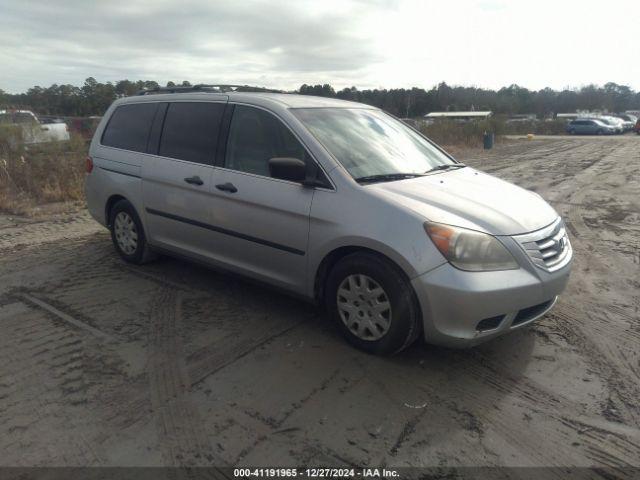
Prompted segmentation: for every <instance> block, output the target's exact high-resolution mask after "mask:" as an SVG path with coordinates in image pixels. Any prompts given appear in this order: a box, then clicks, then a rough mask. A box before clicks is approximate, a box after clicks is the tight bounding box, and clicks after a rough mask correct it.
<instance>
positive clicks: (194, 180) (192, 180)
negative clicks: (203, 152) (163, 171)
mask: <svg viewBox="0 0 640 480" xmlns="http://www.w3.org/2000/svg"><path fill="white" fill-rule="evenodd" d="M184 181H185V182H187V183H190V184H191V185H202V184H203V183H204V182H203V181H202V179H201V178H200V177H199V176H197V175H196V176H195V177H187V178H185V179H184Z"/></svg>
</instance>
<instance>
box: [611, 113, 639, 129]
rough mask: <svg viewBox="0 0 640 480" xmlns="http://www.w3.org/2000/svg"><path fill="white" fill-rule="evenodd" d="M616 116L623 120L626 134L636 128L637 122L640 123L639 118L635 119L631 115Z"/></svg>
mask: <svg viewBox="0 0 640 480" xmlns="http://www.w3.org/2000/svg"><path fill="white" fill-rule="evenodd" d="M614 116H615V117H616V118H619V119H620V120H622V126H623V128H624V131H625V132H628V131H629V130H633V129H634V127H635V126H636V122H637V121H638V117H635V116H633V115H629V114H626V113H621V114H619V115H614Z"/></svg>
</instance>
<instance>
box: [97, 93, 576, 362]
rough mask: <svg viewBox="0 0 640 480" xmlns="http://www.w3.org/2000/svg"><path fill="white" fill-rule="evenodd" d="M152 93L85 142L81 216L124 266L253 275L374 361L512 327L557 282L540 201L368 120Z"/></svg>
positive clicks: (549, 226)
mask: <svg viewBox="0 0 640 480" xmlns="http://www.w3.org/2000/svg"><path fill="white" fill-rule="evenodd" d="M168 92H169V93H168ZM168 92H167V90H166V89H156V90H155V91H149V92H142V94H141V95H138V96H133V97H128V98H122V99H119V100H117V101H115V102H114V103H113V105H111V107H110V108H109V109H108V111H107V112H106V114H105V116H104V118H103V119H102V121H101V122H100V125H99V126H98V128H97V130H96V133H95V135H94V137H93V140H92V142H91V148H90V156H89V158H88V159H87V172H88V173H87V179H86V195H87V204H88V208H89V211H90V212H91V215H92V216H93V217H94V218H95V219H96V220H97V221H98V222H100V223H101V224H102V225H104V226H106V227H108V228H109V229H110V231H111V236H112V239H113V243H114V245H115V249H116V251H117V252H118V253H119V254H120V256H121V257H122V258H123V259H124V260H125V261H127V262H132V263H136V264H142V263H145V262H147V261H149V260H151V259H153V258H154V257H155V256H156V255H157V254H158V253H161V254H168V255H174V256H178V257H184V258H188V259H191V260H194V261H197V262H201V263H205V264H207V265H210V266H214V267H218V268H221V269H223V270H227V271H231V272H235V273H239V274H242V275H245V276H247V277H251V278H253V279H257V280H259V281H262V282H265V283H268V284H270V285H273V286H276V287H279V288H281V289H284V290H286V291H288V292H290V293H293V294H296V295H298V296H301V297H303V298H305V299H308V300H310V301H313V302H317V303H319V304H323V305H325V306H326V308H327V310H328V312H329V314H330V316H331V317H332V319H334V320H335V323H336V325H337V326H338V328H339V329H340V330H341V331H342V333H343V334H344V336H345V337H346V338H347V339H348V340H349V341H350V342H351V343H352V344H354V345H355V346H357V347H358V348H361V349H363V350H366V351H369V352H374V353H380V354H390V353H395V352H398V351H400V350H402V349H403V348H406V347H407V346H408V345H410V344H411V343H412V342H414V340H416V339H417V338H418V337H420V336H422V337H423V338H424V339H425V340H426V341H427V342H429V343H434V344H440V345H446V346H470V345H474V344H476V343H479V342H482V341H484V340H488V339H490V338H493V337H496V336H498V335H501V334H504V333H507V332H511V331H513V330H515V329H519V328H522V327H524V326H526V325H528V324H530V323H531V322H533V321H534V320H535V319H536V318H538V317H540V316H541V315H543V314H544V313H546V312H547V311H548V310H549V309H551V308H552V306H553V305H554V303H555V302H556V299H557V298H558V295H559V294H560V293H561V292H562V291H563V289H564V288H565V285H566V284H567V280H568V278H569V272H570V269H571V263H572V249H571V244H570V242H569V239H568V237H567V233H566V230H565V226H564V224H563V222H562V219H561V218H560V217H559V216H558V214H557V213H556V212H555V211H554V209H553V208H552V207H550V206H549V205H548V204H547V203H546V202H545V201H544V200H543V199H542V198H541V197H540V196H539V195H537V194H536V193H533V192H529V191H527V190H524V189H522V188H519V187H517V186H515V185H512V184H510V183H507V182H505V181H502V180H499V179H497V178H495V177H492V176H491V175H487V174H486V173H483V172H481V171H478V170H475V169H473V168H470V167H467V166H465V165H464V164H462V163H459V162H457V161H456V160H455V159H453V158H452V157H451V156H450V155H448V154H447V153H446V152H444V151H443V150H442V149H440V148H439V147H438V146H437V145H434V144H433V143H432V142H431V141H429V140H428V139H427V138H425V137H424V136H422V135H421V134H420V133H418V132H417V131H415V130H413V129H411V128H410V127H408V126H406V125H405V124H403V123H402V122H400V121H398V120H396V119H395V118H393V117H392V116H390V115H388V114H386V113H384V112H383V111H381V110H379V109H377V108H374V107H371V106H368V105H362V104H358V103H353V102H346V101H340V100H335V99H328V98H319V97H311V96H301V95H292V94H278V93H243V92H239V91H229V92H225V91H224V90H223V89H220V88H216V87H202V86H198V87H192V88H185V89H171V90H169V91H168Z"/></svg>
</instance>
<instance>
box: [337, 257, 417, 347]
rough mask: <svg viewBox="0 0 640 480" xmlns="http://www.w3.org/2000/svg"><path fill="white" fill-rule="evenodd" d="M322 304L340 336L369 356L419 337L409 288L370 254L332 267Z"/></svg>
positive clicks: (391, 268) (389, 266)
mask: <svg viewBox="0 0 640 480" xmlns="http://www.w3.org/2000/svg"><path fill="white" fill-rule="evenodd" d="M325 302H326V304H327V310H328V311H329V313H330V315H331V317H332V318H333V320H334V321H335V323H336V325H337V326H338V328H339V329H340V331H341V332H342V334H343V336H344V337H345V338H346V339H347V340H348V341H349V342H350V343H351V344H352V345H354V346H356V347H358V348H359V349H361V350H365V351H367V352H370V353H376V354H382V355H390V354H394V353H397V352H399V351H401V350H403V349H405V348H407V347H408V346H409V345H411V344H412V343H413V342H414V341H415V340H416V338H418V336H419V334H420V332H421V322H420V313H419V312H420V308H419V306H418V303H417V299H416V297H415V294H414V293H413V288H412V287H411V284H410V283H409V282H408V280H406V278H405V277H404V275H403V274H402V272H401V271H400V270H399V268H398V267H397V266H396V265H394V264H393V263H391V262H390V261H388V260H386V259H384V258H382V257H379V256H377V255H374V254H370V253H354V254H351V255H348V256H346V257H344V258H343V259H342V260H341V261H340V262H339V263H338V264H336V265H335V266H334V267H333V269H332V270H331V272H330V274H329V277H328V278H327V288H326V296H325Z"/></svg>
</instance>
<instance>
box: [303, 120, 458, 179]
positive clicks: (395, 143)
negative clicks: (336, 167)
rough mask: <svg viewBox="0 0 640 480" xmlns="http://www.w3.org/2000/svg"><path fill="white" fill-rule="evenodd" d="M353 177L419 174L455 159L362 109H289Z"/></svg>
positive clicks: (395, 123) (399, 124)
mask: <svg viewBox="0 0 640 480" xmlns="http://www.w3.org/2000/svg"><path fill="white" fill-rule="evenodd" d="M291 111H292V112H293V113H294V115H296V116H297V117H298V118H299V119H300V121H302V123H303V124H304V125H305V126H306V127H307V128H308V129H309V131H310V132H311V133H312V134H313V135H314V136H315V137H316V138H317V139H318V141H319V142H320V143H322V144H323V145H324V147H325V148H326V149H327V150H328V151H329V152H330V153H331V154H332V155H333V156H334V157H335V158H336V159H337V160H338V161H339V162H340V163H341V164H342V165H343V166H344V167H345V168H346V169H347V171H348V172H349V173H350V174H351V176H352V177H354V178H355V179H359V178H363V177H369V176H377V175H394V174H416V175H420V174H423V173H425V172H427V171H429V170H431V169H433V168H435V167H438V166H439V165H447V164H454V163H455V162H454V161H453V160H451V159H450V158H449V157H447V156H446V155H445V154H444V153H442V152H441V151H440V150H438V149H437V148H436V147H434V146H433V145H432V144H431V143H429V142H428V141H427V140H426V139H424V138H423V137H422V136H420V135H419V134H418V133H416V132H414V131H413V130H411V129H410V128H409V127H407V126H406V125H404V124H403V123H402V122H399V121H398V120H396V119H394V118H393V117H391V116H389V115H387V114H386V113H384V112H381V111H379V110H369V109H364V108H362V109H361V108H297V109H292V110H291Z"/></svg>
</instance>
